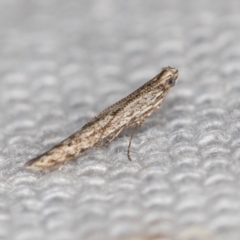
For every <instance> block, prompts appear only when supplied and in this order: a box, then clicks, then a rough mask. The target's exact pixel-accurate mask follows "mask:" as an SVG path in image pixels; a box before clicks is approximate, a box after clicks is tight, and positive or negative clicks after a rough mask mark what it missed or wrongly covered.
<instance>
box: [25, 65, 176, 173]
mask: <svg viewBox="0 0 240 240" xmlns="http://www.w3.org/2000/svg"><path fill="white" fill-rule="evenodd" d="M177 78H178V70H177V69H175V68H171V67H166V68H163V69H162V71H161V72H160V73H159V74H158V75H157V76H155V77H154V78H153V79H151V80H150V81H148V82H147V83H145V84H144V85H143V86H141V87H140V88H138V89H137V90H135V91H134V92H133V93H131V94H130V95H128V96H127V97H125V98H123V99H122V100H120V101H118V102H117V103H115V104H113V105H112V106H110V107H108V108H107V109H105V110H104V111H102V112H101V113H99V114H98V115H97V116H96V117H94V118H92V119H91V120H90V121H89V122H88V123H87V124H85V125H84V126H83V127H82V128H81V129H80V130H78V131H77V132H75V133H74V134H72V135H71V136H70V137H68V138H66V139H65V140H63V141H62V142H61V143H59V144H58V145H56V146H55V147H53V148H51V149H50V150H48V151H46V152H45V153H43V154H41V155H40V156H38V157H36V158H34V159H32V160H30V161H28V162H26V164H25V166H26V167H30V168H35V169H49V168H52V167H55V166H58V165H63V164H65V163H66V162H68V161H69V160H71V159H73V158H76V157H78V156H79V155H80V154H81V153H82V152H84V151H86V150H87V149H89V148H91V147H93V146H94V145H96V144H97V143H99V142H101V141H102V140H104V139H106V138H109V139H110V141H112V140H113V139H114V138H115V137H116V136H117V135H118V134H119V133H120V132H121V131H122V130H123V129H125V128H129V127H135V126H140V125H141V124H142V123H143V122H144V120H145V119H146V118H147V117H148V116H149V115H151V114H152V113H153V112H154V111H155V110H156V109H157V108H158V107H159V106H160V105H161V103H162V101H163V99H164V98H165V96H166V95H167V93H168V92H169V90H170V89H171V88H172V87H173V86H174V85H175V83H176V81H177ZM131 138H132V137H131ZM130 143H131V142H130ZM129 148H130V144H129ZM129 148H128V157H129Z"/></svg>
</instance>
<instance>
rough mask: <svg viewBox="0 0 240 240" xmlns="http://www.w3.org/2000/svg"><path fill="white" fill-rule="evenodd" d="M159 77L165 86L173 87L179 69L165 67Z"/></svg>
mask: <svg viewBox="0 0 240 240" xmlns="http://www.w3.org/2000/svg"><path fill="white" fill-rule="evenodd" d="M159 77H160V79H162V81H161V83H162V84H163V85H164V87H165V88H171V87H173V86H174V85H175V83H176V82H177V78H178V70H177V69H175V68H172V67H166V68H163V69H162V72H161V73H160V76H159Z"/></svg>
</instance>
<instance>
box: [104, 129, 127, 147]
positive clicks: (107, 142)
mask: <svg viewBox="0 0 240 240" xmlns="http://www.w3.org/2000/svg"><path fill="white" fill-rule="evenodd" d="M123 129H124V127H122V128H120V129H119V130H117V131H115V132H114V133H112V135H111V136H110V139H107V141H106V142H105V143H104V144H103V147H107V146H108V145H109V144H110V143H111V142H112V140H113V139H114V138H116V137H117V136H118V134H119V133H120V132H121V131H122V130H123Z"/></svg>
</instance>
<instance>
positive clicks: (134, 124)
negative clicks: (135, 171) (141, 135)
mask: <svg viewBox="0 0 240 240" xmlns="http://www.w3.org/2000/svg"><path fill="white" fill-rule="evenodd" d="M144 121H145V118H142V119H141V120H140V121H138V122H133V123H131V124H130V127H134V129H133V132H132V134H131V137H130V139H129V144H128V149H127V156H128V160H129V161H132V159H131V157H130V148H131V143H132V139H133V136H134V134H135V132H136V130H137V129H138V128H139V127H141V125H142V124H143V122H144Z"/></svg>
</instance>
